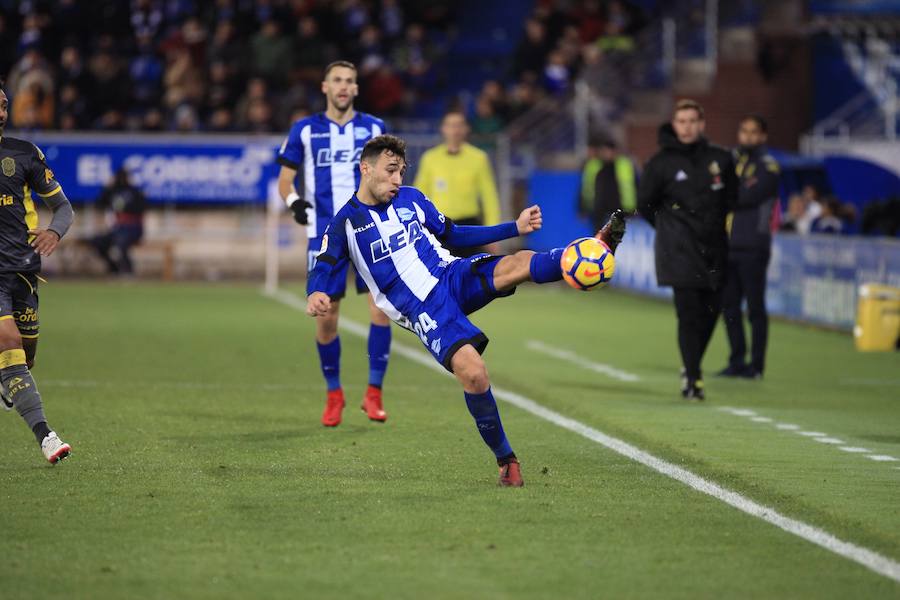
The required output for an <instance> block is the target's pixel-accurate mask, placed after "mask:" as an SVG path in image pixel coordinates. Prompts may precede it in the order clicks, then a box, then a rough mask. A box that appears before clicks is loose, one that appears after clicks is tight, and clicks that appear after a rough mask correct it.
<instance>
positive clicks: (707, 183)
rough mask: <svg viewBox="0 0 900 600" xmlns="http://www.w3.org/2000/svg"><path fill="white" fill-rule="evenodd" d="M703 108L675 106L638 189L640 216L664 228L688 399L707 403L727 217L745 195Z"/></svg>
mask: <svg viewBox="0 0 900 600" xmlns="http://www.w3.org/2000/svg"><path fill="white" fill-rule="evenodd" d="M704 126H705V121H704V118H703V108H702V107H701V106H700V105H699V104H697V103H696V102H694V101H693V100H681V101H679V102H678V104H676V105H675V110H674V111H673V114H672V121H671V122H670V123H666V124H664V125H663V126H662V127H660V130H659V146H660V150H659V152H657V153H656V154H655V155H654V156H653V157H652V158H651V159H650V161H649V162H648V163H647V166H646V167H645V169H644V175H643V177H642V178H641V182H640V186H639V187H638V212H640V214H641V215H642V216H643V217H644V218H645V219H646V220H647V221H648V222H649V223H650V224H651V225H653V227H655V228H656V248H655V250H656V278H657V281H658V282H659V285H662V286H672V289H673V292H674V296H675V311H676V314H677V316H678V346H679V348H680V350H681V360H682V363H683V365H684V370H683V373H682V374H683V380H682V388H681V394H682V396H684V397H685V398H695V399H698V400H702V399H703V398H704V386H703V375H702V373H701V371H700V362H701V360H702V358H703V353H704V352H705V351H706V347H707V345H708V344H709V340H710V338H711V337H712V333H713V330H714V329H715V326H716V321H717V320H718V317H719V311H720V310H721V304H722V300H721V299H722V287H723V285H724V283H725V266H726V261H727V256H728V237H727V234H726V231H725V218H726V215H727V214H728V213H729V212H730V211H731V210H732V209H733V207H734V204H735V200H736V196H737V185H738V184H737V177H736V175H735V172H734V163H733V162H732V158H731V153H730V152H729V151H728V150H726V149H724V148H720V147H719V146H714V145H712V144H710V143H709V142H708V141H707V140H706V138H705V137H703V130H704Z"/></svg>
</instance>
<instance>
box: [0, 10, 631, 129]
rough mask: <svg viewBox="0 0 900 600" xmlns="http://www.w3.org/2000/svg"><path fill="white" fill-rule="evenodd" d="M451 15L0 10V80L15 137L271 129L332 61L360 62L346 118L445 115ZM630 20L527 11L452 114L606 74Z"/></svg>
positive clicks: (450, 97) (476, 111)
mask: <svg viewBox="0 0 900 600" xmlns="http://www.w3.org/2000/svg"><path fill="white" fill-rule="evenodd" d="M457 5H458V3H456V2H452V1H450V0H437V1H429V2H414V1H413V0H211V1H209V2H200V1H199V0H95V1H92V2H89V3H85V2H77V1H76V0H54V1H49V0H43V1H42V0H22V1H19V2H11V1H8V0H7V1H4V0H0V76H5V77H6V80H7V89H6V91H7V94H8V95H9V96H10V98H11V102H12V109H13V110H12V114H11V117H12V125H13V126H14V127H17V128H20V129H60V130H85V129H94V130H129V131H162V130H175V131H251V132H271V131H282V130H284V129H285V128H286V127H287V126H288V125H289V123H290V122H291V121H292V120H293V119H294V118H296V117H298V116H302V115H303V114H307V113H309V112H313V111H316V110H319V109H321V108H322V97H321V94H320V92H319V83H320V81H321V76H322V67H323V65H325V64H327V63H328V62H330V61H332V60H336V59H349V60H352V61H353V62H355V63H356V64H357V66H358V67H359V77H360V89H361V97H360V98H359V100H358V104H359V106H360V107H361V108H363V109H364V110H368V111H370V112H373V113H375V114H378V115H381V116H386V117H392V116H395V117H396V116H416V115H418V114H420V113H421V110H420V108H421V107H422V106H424V105H426V104H428V103H431V104H432V105H433V104H434V102H435V100H437V101H441V100H444V103H445V105H446V106H447V107H450V106H452V105H453V104H454V92H455V90H451V89H448V87H447V81H446V80H445V78H446V69H445V68H444V67H445V66H446V64H445V62H444V61H446V60H447V59H448V48H449V46H450V44H451V42H452V36H453V24H454V22H455V13H454V11H455V10H457V9H458V7H457ZM644 22H645V21H644V18H643V16H642V15H641V13H640V11H638V10H637V9H635V8H634V7H633V6H632V5H630V4H628V3H627V2H624V1H623V0H586V1H584V2H574V3H572V2H565V1H562V0H538V2H537V3H536V6H535V8H534V11H533V13H532V15H531V16H530V17H529V18H528V20H527V21H526V23H525V24H524V27H523V31H522V40H521V42H520V44H519V46H518V48H517V49H516V51H515V53H514V55H513V56H511V57H510V60H509V64H508V68H507V69H506V70H505V71H504V72H498V73H497V77H496V78H495V79H492V80H490V81H487V82H486V83H485V84H484V87H483V89H482V90H481V91H480V92H479V93H478V94H476V96H475V98H474V101H473V102H472V103H471V105H470V106H468V107H467V109H468V113H469V114H470V117H471V120H472V128H473V133H474V134H475V135H476V136H478V135H485V134H491V133H494V132H496V131H498V130H499V129H501V128H503V127H504V126H505V125H506V124H507V123H509V122H510V121H511V120H513V119H515V118H516V117H517V116H519V115H521V114H522V113H524V112H525V111H527V110H528V109H529V108H530V107H532V106H533V105H534V104H535V103H536V102H537V101H538V100H539V99H541V98H543V97H548V96H549V97H551V98H552V97H557V96H560V95H563V94H565V93H567V92H568V91H569V90H570V88H571V84H572V81H573V79H574V77H575V76H576V74H578V73H579V72H589V73H591V76H592V79H598V78H599V79H601V80H602V79H603V78H604V77H605V78H606V79H610V78H611V77H613V75H611V73H610V71H609V69H604V61H605V60H606V59H607V57H608V56H609V55H610V54H622V53H628V52H630V51H631V50H632V49H633V47H634V38H633V36H634V34H635V32H637V31H638V30H639V29H640V28H641V26H642V25H643V24H644ZM607 83H608V84H612V83H614V82H612V81H607ZM609 87H611V88H612V87H615V86H614V85H610V86H609Z"/></svg>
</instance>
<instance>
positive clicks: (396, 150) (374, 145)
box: [359, 133, 406, 163]
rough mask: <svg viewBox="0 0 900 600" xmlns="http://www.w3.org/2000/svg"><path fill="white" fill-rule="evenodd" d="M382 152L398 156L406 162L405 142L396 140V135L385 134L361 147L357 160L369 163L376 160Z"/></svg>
mask: <svg viewBox="0 0 900 600" xmlns="http://www.w3.org/2000/svg"><path fill="white" fill-rule="evenodd" d="M382 152H390V153H391V154H393V155H394V156H399V157H400V158H402V159H403V161H404V162H406V142H404V141H403V140H402V139H400V138H398V137H397V136H396V135H391V134H389V133H386V134H384V135H379V136H377V137H373V138H372V139H371V140H369V141H368V142H366V145H365V146H363V150H362V154H361V155H360V157H359V160H361V161H363V160H364V161H366V162H369V163H372V162H375V161H376V160H378V157H379V156H381V153H382Z"/></svg>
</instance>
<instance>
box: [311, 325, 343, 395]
mask: <svg viewBox="0 0 900 600" xmlns="http://www.w3.org/2000/svg"><path fill="white" fill-rule="evenodd" d="M316 347H317V348H318V349H319V363H320V364H321V366H322V375H324V376H325V383H326V385H327V386H328V391H329V392H330V391H332V390H336V389H339V388H340V387H341V338H340V336H338V337H336V338H334V339H333V340H332V341H330V342H328V343H327V344H320V343H319V342H316Z"/></svg>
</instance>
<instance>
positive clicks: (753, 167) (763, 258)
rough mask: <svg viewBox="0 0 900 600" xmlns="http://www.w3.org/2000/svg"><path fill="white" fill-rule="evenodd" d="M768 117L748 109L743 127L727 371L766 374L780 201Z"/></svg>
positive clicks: (728, 293) (729, 281) (731, 251)
mask: <svg viewBox="0 0 900 600" xmlns="http://www.w3.org/2000/svg"><path fill="white" fill-rule="evenodd" d="M767 133H768V126H767V125H766V121H765V119H763V118H762V117H760V116H757V115H749V116H747V117H744V118H743V119H742V120H741V123H740V126H739V128H738V144H739V145H738V148H737V149H736V150H735V152H734V156H735V169H736V173H737V176H738V178H739V179H740V187H739V191H738V197H737V206H735V208H734V213H732V214H733V216H732V218H731V227H730V236H729V240H728V268H727V275H726V283H725V292H724V295H723V298H722V312H723V315H724V317H725V327H726V329H727V330H728V342H729V343H730V345H731V355H730V357H729V359H728V366H727V367H725V369H723V370H722V371H720V372H719V375H724V376H727V377H748V378H753V379H757V378H760V377H762V373H763V370H764V368H765V361H766V343H767V340H768V336H769V316H768V314H767V313H766V269H767V267H768V266H769V254H770V248H771V245H772V233H771V232H772V214H773V211H774V209H775V203H776V202H778V176H779V168H778V163H777V162H775V159H774V158H772V156H771V155H769V153H768V152H767V150H766V147H765V143H766V138H767ZM744 298H746V299H747V316H748V318H749V320H750V335H751V341H752V350H751V360H750V364H746V362H745V361H746V355H747V342H746V339H745V338H744V320H743V315H742V313H741V302H742V301H743V300H744Z"/></svg>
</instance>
